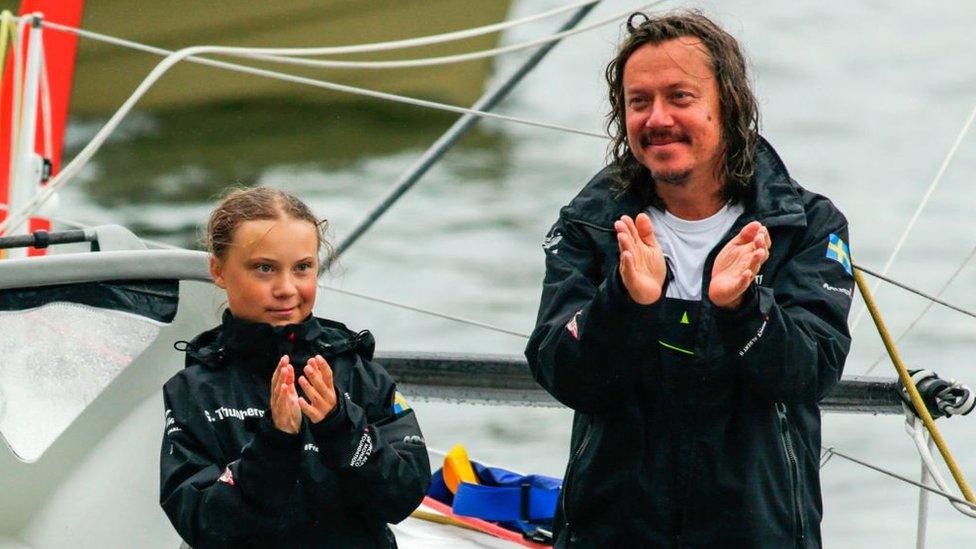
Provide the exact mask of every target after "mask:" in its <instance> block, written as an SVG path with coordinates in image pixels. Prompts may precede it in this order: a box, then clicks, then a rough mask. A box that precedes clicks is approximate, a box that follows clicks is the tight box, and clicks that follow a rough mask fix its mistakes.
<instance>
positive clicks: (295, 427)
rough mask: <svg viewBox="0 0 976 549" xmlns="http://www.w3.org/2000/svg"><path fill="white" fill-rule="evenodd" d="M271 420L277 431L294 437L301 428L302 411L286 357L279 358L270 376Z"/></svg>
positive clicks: (292, 370) (292, 371) (293, 370)
mask: <svg viewBox="0 0 976 549" xmlns="http://www.w3.org/2000/svg"><path fill="white" fill-rule="evenodd" d="M271 419H272V420H273V421H274V426H275V427H276V428H277V429H278V430H279V431H284V432H286V433H289V434H292V435H296V434H298V431H299V429H301V427H302V409H301V407H299V405H298V392H297V391H295V369H294V368H292V365H291V364H290V363H289V361H288V355H285V356H283V357H281V360H279V361H278V367H277V368H275V371H274V374H273V375H272V376H271Z"/></svg>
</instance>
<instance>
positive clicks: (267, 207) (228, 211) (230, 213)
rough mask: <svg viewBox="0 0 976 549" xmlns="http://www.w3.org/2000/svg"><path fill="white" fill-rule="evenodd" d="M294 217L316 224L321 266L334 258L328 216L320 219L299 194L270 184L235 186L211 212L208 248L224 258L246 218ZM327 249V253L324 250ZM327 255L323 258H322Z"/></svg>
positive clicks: (250, 219)
mask: <svg viewBox="0 0 976 549" xmlns="http://www.w3.org/2000/svg"><path fill="white" fill-rule="evenodd" d="M286 217H287V218H291V219H297V220H300V221H308V222H309V223H311V224H312V225H313V226H314V227H315V232H316V237H317V240H318V250H319V254H320V257H319V265H320V270H322V269H324V268H325V266H326V265H327V264H328V263H331V262H332V259H333V250H332V245H331V244H330V243H329V241H328V240H326V238H325V232H326V230H327V229H328V227H329V222H328V220H326V219H321V220H320V219H317V218H316V217H315V214H313V213H312V210H311V209H309V207H308V206H306V205H305V203H304V202H302V201H301V200H299V199H298V198H296V197H294V196H292V195H290V194H288V193H286V192H284V191H280V190H278V189H272V188H270V187H253V188H250V189H241V188H238V189H233V190H231V191H230V192H229V193H228V194H227V195H226V196H224V198H223V200H221V201H220V204H218V205H217V207H216V208H214V211H213V213H211V214H210V221H209V222H208V223H207V237H206V242H205V244H206V248H207V250H208V251H209V252H210V253H211V254H213V256H214V257H216V258H217V259H224V258H225V257H226V255H227V249H228V248H229V247H230V246H231V243H232V242H233V241H234V231H235V230H236V229H237V227H238V226H240V224H241V223H243V222H245V221H252V220H257V219H281V218H286ZM323 248H324V249H325V257H324V258H323V257H321V252H322V250H323ZM323 259H324V261H323Z"/></svg>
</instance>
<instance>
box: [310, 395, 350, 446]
mask: <svg viewBox="0 0 976 549" xmlns="http://www.w3.org/2000/svg"><path fill="white" fill-rule="evenodd" d="M336 397H338V398H336V405H335V407H334V408H332V411H330V412H329V415H327V416H325V417H324V418H322V421H320V422H318V423H312V422H309V429H310V430H311V431H312V436H313V437H315V439H316V440H320V439H324V438H328V437H330V436H331V435H332V434H333V433H336V432H338V431H341V430H346V431H348V430H349V429H350V427H351V426H352V422H351V421H349V413H348V411H347V404H346V397H345V396H344V395H343V394H342V393H341V392H339V391H336Z"/></svg>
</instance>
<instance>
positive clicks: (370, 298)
mask: <svg viewBox="0 0 976 549" xmlns="http://www.w3.org/2000/svg"><path fill="white" fill-rule="evenodd" d="M319 288H322V289H323V290H329V291H330V292H336V293H339V294H345V295H348V296H352V297H357V298H359V299H365V300H367V301H375V302H376V303H382V304H384V305H389V306H391V307H397V308H400V309H406V310H408V311H413V312H416V313H423V314H425V315H430V316H436V317H438V318H443V319H446V320H453V321H455V322H460V323H461V324H469V325H471V326H477V327H479V328H485V329H487V330H491V331H493V332H499V333H502V334H507V335H513V336H517V337H520V338H523V339H529V335H528V334H524V333H522V332H516V331H515V330H508V329H506V328H501V327H498V326H494V325H492V324H488V323H485V322H479V321H477V320H471V319H470V318H464V317H460V316H454V315H449V314H446V313H439V312H437V311H432V310H430V309H422V308H420V307H415V306H413V305H407V304H405V303H398V302H396V301H390V300H388V299H383V298H380V297H375V296H371V295H367V294H361V293H358V292H353V291H350V290H343V289H340V288H336V287H335V286H327V285H325V284H322V283H319Z"/></svg>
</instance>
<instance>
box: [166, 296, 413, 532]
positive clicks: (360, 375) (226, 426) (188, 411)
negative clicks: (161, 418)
mask: <svg viewBox="0 0 976 549" xmlns="http://www.w3.org/2000/svg"><path fill="white" fill-rule="evenodd" d="M373 347H374V342H373V337H372V335H370V334H369V332H360V333H358V334H356V333H353V332H351V331H349V330H348V329H347V328H346V327H345V326H344V325H342V324H339V323H337V322H332V321H329V320H323V319H319V318H314V317H309V318H308V319H306V320H305V321H304V322H302V323H301V324H292V325H288V326H281V327H272V326H271V325H269V324H259V323H252V322H245V321H242V320H238V319H235V318H233V317H232V316H231V315H230V314H229V313H225V315H224V320H223V324H222V325H221V326H218V327H217V328H214V329H212V330H210V331H207V332H204V333H203V334H200V335H199V336H197V337H196V338H195V339H193V341H191V342H190V343H189V344H187V345H186V351H187V356H186V368H184V369H183V370H182V371H180V372H179V373H177V374H176V375H175V376H173V378H172V379H170V380H169V381H168V382H167V383H166V385H165V386H164V387H163V398H164V401H165V408H166V429H165V433H164V435H163V444H162V451H161V456H160V467H161V475H160V503H161V504H162V506H163V509H164V510H165V511H166V514H167V516H168V517H169V519H170V521H171V522H172V523H173V526H175V527H176V530H177V532H179V534H180V535H181V536H182V537H183V539H184V540H185V541H186V542H187V543H188V544H190V545H191V546H192V547H194V548H196V549H204V548H208V547H289V548H298V547H357V548H358V547H395V546H396V542H395V540H394V538H393V534H392V532H390V530H389V528H388V527H387V526H386V525H387V523H391V522H399V521H400V520H402V519H403V518H405V517H406V516H408V515H409V514H410V512H411V511H412V510H413V509H414V508H416V507H417V505H418V504H419V503H420V501H421V500H422V499H423V496H424V494H425V492H426V490H427V486H428V484H429V482H430V465H429V463H428V457H427V450H426V447H425V445H424V441H423V437H422V435H421V432H420V428H419V426H418V424H417V419H416V417H415V415H414V412H413V410H412V409H410V408H409V407H405V408H406V409H405V410H404V409H402V408H404V407H403V406H400V405H398V406H397V408H394V397H395V394H396V386H395V384H394V381H393V379H392V378H391V377H390V375H389V374H388V373H387V372H386V371H385V370H384V369H383V368H382V367H380V366H379V365H377V364H376V363H374V362H372V361H371V359H372V356H373ZM285 354H287V355H289V357H290V358H291V363H292V365H293V366H297V368H296V376H298V375H301V368H302V367H303V366H304V365H305V363H306V361H307V360H308V359H309V358H310V357H311V356H314V355H315V354H321V355H322V356H323V357H324V358H325V359H326V360H327V361H328V363H329V365H330V367H331V368H332V371H333V377H334V386H335V389H336V396H337V397H338V398H337V405H336V408H335V409H334V410H333V412H332V413H330V415H329V416H328V417H327V418H325V419H323V420H322V421H320V422H319V423H318V424H312V423H311V422H309V420H308V418H305V417H304V416H303V418H302V427H301V430H300V431H299V433H298V434H297V435H291V434H287V433H284V432H282V431H279V430H277V429H276V428H275V427H274V424H273V422H272V421H271V413H270V410H269V402H270V391H271V376H272V374H273V373H274V369H275V367H276V366H277V364H278V359H279V358H280V357H281V356H282V355H285ZM296 389H298V390H299V392H300V391H301V389H300V388H298V387H297V386H296Z"/></svg>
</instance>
